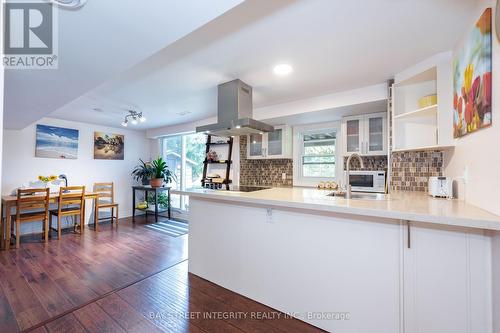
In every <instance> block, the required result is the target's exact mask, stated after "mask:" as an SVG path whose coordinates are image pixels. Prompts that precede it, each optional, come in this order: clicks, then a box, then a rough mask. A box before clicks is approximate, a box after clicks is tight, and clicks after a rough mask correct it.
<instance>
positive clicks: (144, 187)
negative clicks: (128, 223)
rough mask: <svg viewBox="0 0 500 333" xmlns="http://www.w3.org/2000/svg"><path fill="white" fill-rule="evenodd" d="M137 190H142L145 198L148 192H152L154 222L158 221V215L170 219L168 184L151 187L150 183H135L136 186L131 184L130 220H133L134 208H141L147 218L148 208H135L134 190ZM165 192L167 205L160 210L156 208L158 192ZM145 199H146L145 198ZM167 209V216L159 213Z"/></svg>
mask: <svg viewBox="0 0 500 333" xmlns="http://www.w3.org/2000/svg"><path fill="white" fill-rule="evenodd" d="M137 191H142V192H144V196H145V198H147V196H148V192H153V193H154V198H155V205H154V206H155V210H154V216H155V222H158V217H166V218H168V219H169V220H170V218H171V209H170V187H168V186H163V187H151V185H137V186H132V221H133V222H135V210H136V209H137V210H141V211H143V212H144V213H145V214H146V219H147V218H148V209H147V208H146V209H140V208H137V206H136V202H135V201H136V200H135V199H136V192H137ZM165 191H166V192H167V198H168V207H167V209H166V210H161V211H160V209H159V208H158V194H159V193H161V192H165ZM146 200H147V199H146ZM164 211H167V214H168V216H165V215H160V214H159V213H161V212H164Z"/></svg>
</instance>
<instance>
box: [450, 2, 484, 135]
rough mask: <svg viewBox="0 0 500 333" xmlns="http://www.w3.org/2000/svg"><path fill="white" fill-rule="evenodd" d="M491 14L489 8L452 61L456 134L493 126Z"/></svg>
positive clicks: (454, 132)
mask: <svg viewBox="0 0 500 333" xmlns="http://www.w3.org/2000/svg"><path fill="white" fill-rule="evenodd" d="M491 18H492V11H491V8H487V9H486V10H485V11H484V12H483V14H482V15H481V17H480V18H479V20H478V21H477V22H476V25H475V26H474V28H473V30H472V32H471V33H470V34H469V35H468V36H467V38H466V40H465V42H464V44H463V45H462V46H461V48H460V49H459V50H458V53H457V55H456V57H455V59H454V61H453V109H454V110H453V135H454V137H455V138H458V137H461V136H464V135H466V134H468V133H471V132H474V131H477V130H479V129H481V128H484V127H488V126H491V124H492V107H491V93H492V88H491V82H492V64H491V63H492V51H491V43H492V29H491V27H492V22H491Z"/></svg>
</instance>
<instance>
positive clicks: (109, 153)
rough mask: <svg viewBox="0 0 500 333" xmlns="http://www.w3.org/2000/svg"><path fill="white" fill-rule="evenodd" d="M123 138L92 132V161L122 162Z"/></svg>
mask: <svg viewBox="0 0 500 333" xmlns="http://www.w3.org/2000/svg"><path fill="white" fill-rule="evenodd" d="M124 157H125V137H124V136H123V135H120V134H110V133H103V132H94V159H96V160H123V159H124Z"/></svg>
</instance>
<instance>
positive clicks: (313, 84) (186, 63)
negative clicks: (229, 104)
mask: <svg viewBox="0 0 500 333" xmlns="http://www.w3.org/2000/svg"><path fill="white" fill-rule="evenodd" d="M99 1H103V0H99ZM107 1H111V0H107ZM131 1H132V0H131ZM158 1H159V0H158ZM90 3H96V1H95V0H92V1H89V4H90ZM99 3H100V2H99ZM197 3H199V4H201V3H204V2H197ZM474 3H475V0H370V1H366V0H350V1H344V0H302V1H293V0H273V1H272V2H270V1H259V0H251V1H246V2H244V3H242V4H241V5H239V6H237V7H234V8H233V9H231V10H229V11H228V12H226V13H225V14H224V15H221V16H219V17H217V18H216V19H214V20H212V21H211V22H209V23H208V24H206V25H204V26H203V27H201V28H200V29H198V30H196V31H194V32H192V33H190V34H189V35H187V36H185V37H184V38H182V39H181V40H178V41H177V42H175V43H172V44H170V45H168V46H167V47H165V48H163V49H162V50H161V51H159V52H158V53H156V54H154V55H152V56H151V57H150V58H148V59H146V60H144V61H143V62H141V63H140V64H138V65H136V66H134V67H133V68H131V69H129V70H127V71H124V72H122V73H121V74H120V75H117V76H115V77H114V78H113V79H111V80H108V81H106V82H105V83H104V84H102V85H100V86H98V87H97V85H95V88H94V89H93V90H92V91H90V92H89V93H87V94H85V95H83V96H80V97H79V98H76V97H77V96H74V97H75V98H76V99H74V100H73V101H72V102H70V103H68V104H66V105H64V106H62V107H60V108H59V109H57V106H55V105H53V104H49V105H48V106H49V107H53V109H54V110H55V111H54V112H53V113H52V114H51V116H52V117H56V118H62V119H69V120H77V121H85V122H93V123H96V124H102V125H110V126H119V123H120V122H121V120H122V118H123V115H124V111H123V110H122V109H123V108H127V107H135V108H139V109H140V110H142V111H144V114H145V116H146V117H147V118H148V121H147V122H146V123H145V124H143V125H141V126H142V127H138V128H153V127H160V126H166V125H174V124H179V123H183V122H187V121H193V120H197V119H203V118H208V117H211V116H214V115H215V114H216V104H217V103H216V101H217V99H216V98H217V97H216V95H217V88H216V86H217V85H218V84H220V83H223V82H225V81H229V80H232V79H235V78H240V79H242V80H243V81H245V82H246V83H248V84H250V85H252V86H253V87H254V107H262V106H267V105H272V104H276V103H281V102H288V101H293V100H297V99H301V98H307V97H311V96H317V95H322V94H327V93H332V92H338V91H345V90H349V89H353V88H357V87H365V86H368V85H372V84H376V83H381V82H384V81H385V80H386V79H388V78H390V77H392V76H393V75H394V74H395V73H397V72H399V71H401V70H403V69H405V68H406V67H408V66H411V65H412V64H414V63H417V62H419V61H421V60H423V59H424V58H426V57H428V56H430V55H433V54H435V53H438V52H440V51H445V50H449V49H451V48H453V46H454V45H455V44H456V42H457V41H458V39H459V37H460V36H461V35H462V34H463V33H464V31H465V30H466V29H467V27H466V26H465V25H464V23H463V22H468V20H467V19H468V13H470V12H471V9H472V8H473V6H474ZM148 15H153V16H152V17H155V16H154V14H152V13H141V15H140V18H142V19H140V21H141V22H145V21H149V16H148ZM137 16H138V15H135V17H137ZM110 17H114V16H113V15H112V16H110ZM135 28H137V27H135ZM135 28H134V29H135ZM148 29H152V27H150V26H148ZM155 29H156V28H155ZM155 29H152V30H155ZM156 30H157V29H156ZM129 33H131V34H132V33H134V30H133V29H130V31H129ZM136 33H137V32H136ZM137 35H138V36H140V35H141V34H137ZM153 38H159V37H158V34H157V33H144V31H142V37H141V39H146V40H149V39H153ZM165 44H168V42H167V43H165ZM135 48H137V45H134V46H133V47H132V48H131V49H134V50H135ZM96 50H99V51H100V52H101V53H106V54H107V53H108V51H109V47H102V48H96ZM135 51H137V50H135ZM135 51H134V52H135ZM148 52H150V54H152V52H151V49H149V50H148ZM85 54H87V55H88V54H89V52H86V53H85ZM90 54H91V55H92V53H90ZM93 61H95V60H94V59H92V61H89V63H87V64H86V67H82V68H81V69H80V70H76V72H75V73H73V74H74V80H76V81H75V82H77V78H81V79H82V80H84V81H86V80H87V79H86V78H87V76H88V74H87V71H90V72H95V69H94V68H93V66H92V62H93ZM281 62H287V63H290V64H291V65H292V66H293V67H294V72H293V74H291V75H290V76H288V77H276V76H275V75H274V74H273V73H272V68H273V66H274V65H275V64H277V63H281ZM48 75H51V74H48ZM108 77H109V75H108ZM47 82H48V81H47ZM70 82H72V81H70ZM7 84H9V82H8V81H7ZM66 84H68V83H67V82H66ZM86 87H87V88H90V84H86ZM59 89H63V86H61V85H60V86H59ZM51 90H52V89H50V87H49V88H45V89H44V94H49V95H50V93H52V94H57V93H58V91H57V90H55V91H51ZM63 90H64V89H63ZM60 93H61V94H63V93H64V94H65V92H64V91H63V92H60ZM69 97H70V96H68V98H67V99H68V100H70V99H71V98H69ZM30 99H31V97H30ZM25 103H26V104H30V103H34V104H36V101H32V102H25ZM94 108H98V109H100V110H101V112H97V111H94V110H93V109H94ZM56 109H57V110H56ZM185 112H189V113H188V114H185V115H182V114H183V113H185Z"/></svg>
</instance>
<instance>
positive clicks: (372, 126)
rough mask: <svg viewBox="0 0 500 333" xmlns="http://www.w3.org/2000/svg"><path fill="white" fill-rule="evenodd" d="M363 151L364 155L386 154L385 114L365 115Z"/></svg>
mask: <svg viewBox="0 0 500 333" xmlns="http://www.w3.org/2000/svg"><path fill="white" fill-rule="evenodd" d="M364 121H365V126H364V128H365V133H364V134H365V135H364V142H363V144H364V151H363V153H364V154H366V155H385V154H387V115H386V114H385V113H381V114H374V115H368V116H365V119H364Z"/></svg>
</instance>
